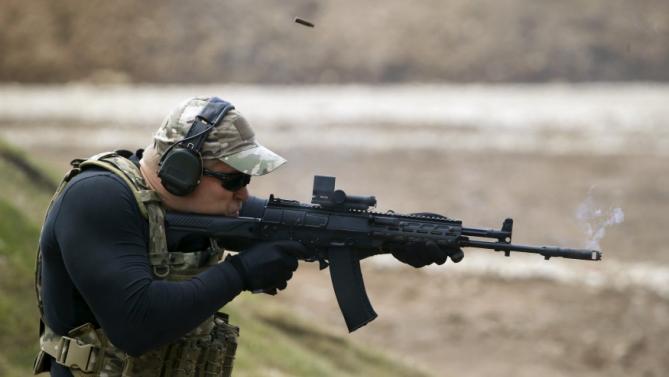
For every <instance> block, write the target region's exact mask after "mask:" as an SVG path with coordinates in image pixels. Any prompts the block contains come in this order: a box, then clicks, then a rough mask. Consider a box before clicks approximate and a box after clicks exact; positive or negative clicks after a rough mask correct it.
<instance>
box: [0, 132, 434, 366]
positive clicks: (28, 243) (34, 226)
mask: <svg viewBox="0 0 669 377" xmlns="http://www.w3.org/2000/svg"><path fill="white" fill-rule="evenodd" d="M36 172H39V173H38V174H39V175H41V176H43V177H46V178H44V179H45V180H46V181H45V182H46V183H45V184H35V181H36V176H35V174H36ZM59 174H60V173H59ZM59 174H58V175H59ZM0 175H1V176H2V177H3V178H4V184H3V185H2V186H0V187H1V189H0V219H1V220H0V376H3V377H20V376H27V375H30V367H31V365H32V360H33V358H34V355H35V354H36V351H37V333H38V328H37V324H38V314H37V307H36V300H35V294H34V288H33V268H34V256H35V250H36V246H37V240H38V237H39V225H38V224H39V223H40V221H41V217H42V216H43V212H44V209H45V208H46V206H47V203H48V201H49V198H50V196H51V189H52V188H53V185H54V184H55V182H53V181H52V180H51V179H50V178H48V177H50V176H51V175H49V174H44V173H43V172H42V171H41V169H40V168H39V167H37V166H36V165H35V164H34V163H33V162H30V161H29V160H28V159H26V157H25V155H23V154H22V153H21V151H18V150H15V149H12V148H8V147H7V146H6V145H4V144H2V143H0ZM225 311H226V312H228V313H230V315H231V320H232V322H234V323H235V324H236V325H238V326H240V327H241V328H242V329H241V334H242V335H241V339H240V347H239V350H238V359H237V366H236V373H235V375H236V376H267V375H271V376H372V377H373V376H423V375H425V374H423V373H421V372H417V371H415V370H412V369H411V368H408V367H406V366H403V365H401V364H399V363H397V362H396V361H394V360H393V359H392V358H390V357H388V356H384V355H382V354H380V353H376V352H373V351H370V350H369V349H367V348H363V347H362V346H360V345H357V344H354V343H352V342H350V341H348V340H347V339H346V338H342V337H338V336H334V335H331V334H329V333H328V331H326V330H324V329H323V328H319V327H318V326H315V325H314V324H311V323H308V322H306V321H304V320H301V319H299V318H295V316H294V315H292V314H291V313H289V312H287V311H285V310H284V309H281V307H279V306H277V305H276V304H272V303H271V302H270V301H269V300H267V299H265V300H263V297H256V296H251V295H243V296H242V297H240V298H239V299H237V300H236V301H235V302H234V304H232V305H230V307H226V308H225Z"/></svg>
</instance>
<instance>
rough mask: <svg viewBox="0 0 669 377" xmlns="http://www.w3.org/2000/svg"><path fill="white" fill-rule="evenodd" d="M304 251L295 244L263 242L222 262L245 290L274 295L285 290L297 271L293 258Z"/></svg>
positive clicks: (295, 260) (298, 244)
mask: <svg viewBox="0 0 669 377" xmlns="http://www.w3.org/2000/svg"><path fill="white" fill-rule="evenodd" d="M306 252H307V251H306V249H305V247H304V246H303V245H302V244H301V243H299V242H296V241H277V242H266V243H260V244H257V245H254V246H253V247H251V248H249V249H247V250H244V251H242V252H240V253H238V254H236V255H233V256H230V257H228V258H226V261H229V262H230V263H232V265H233V266H235V268H236V269H237V271H239V274H240V275H241V276H242V280H243V282H244V289H245V290H248V291H252V292H260V291H262V292H265V293H269V294H272V295H274V294H276V291H277V290H282V289H284V288H286V286H287V282H288V280H290V278H292V277H293V271H295V270H296V269H297V257H298V256H299V255H305V254H306Z"/></svg>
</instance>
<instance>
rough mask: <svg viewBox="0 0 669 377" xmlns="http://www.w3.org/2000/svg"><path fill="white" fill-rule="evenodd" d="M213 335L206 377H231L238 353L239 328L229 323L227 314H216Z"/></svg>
mask: <svg viewBox="0 0 669 377" xmlns="http://www.w3.org/2000/svg"><path fill="white" fill-rule="evenodd" d="M212 335H213V337H212V338H213V339H212V347H211V348H210V352H209V355H208V356H209V357H208V360H207V365H206V368H205V371H206V373H205V375H206V376H221V377H230V376H231V375H232V367H233V364H234V361H235V352H236V351H237V338H239V327H237V326H233V325H231V324H229V323H228V315H227V314H225V313H216V314H214V331H213V333H212Z"/></svg>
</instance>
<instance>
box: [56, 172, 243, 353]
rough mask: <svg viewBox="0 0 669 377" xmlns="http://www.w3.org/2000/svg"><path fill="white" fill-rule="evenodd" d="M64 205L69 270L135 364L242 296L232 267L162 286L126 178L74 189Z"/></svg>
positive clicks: (94, 180) (61, 220)
mask: <svg viewBox="0 0 669 377" xmlns="http://www.w3.org/2000/svg"><path fill="white" fill-rule="evenodd" d="M61 200H62V203H61V206H60V208H59V213H58V214H57V217H56V222H55V235H56V239H57V242H58V244H59V246H60V250H61V253H62V258H63V262H64V264H65V268H66V269H67V271H68V273H69V275H70V277H71V279H72V281H73V284H74V285H75V287H76V289H77V290H78V291H79V292H80V293H81V295H82V297H83V298H84V300H85V301H86V303H87V304H88V306H89V307H90V309H91V311H92V312H93V314H94V315H95V318H96V319H97V320H98V322H99V324H100V325H101V326H102V328H103V329H104V330H105V333H106V334H107V336H108V337H109V339H110V340H111V342H112V343H113V344H114V345H116V346H117V347H119V348H120V349H122V350H123V351H125V352H127V353H128V354H130V355H131V356H139V355H141V354H143V353H145V352H146V351H148V350H150V349H151V348H154V347H157V346H160V345H163V344H166V343H169V342H171V341H174V340H176V339H178V338H179V337H181V336H183V335H184V334H185V333H187V332H188V331H190V330H192V329H194V328H195V327H196V326H197V325H199V324H200V323H201V322H202V321H204V320H205V319H206V318H207V317H209V316H211V315H212V314H213V313H214V312H216V311H217V310H218V309H219V308H221V307H222V306H224V305H225V304H226V303H228V302H229V301H230V300H232V299H233V298H235V297H236V296H237V295H238V294H239V293H240V292H241V290H242V282H241V278H240V276H239V274H238V272H237V271H236V270H235V268H234V267H233V266H232V265H230V264H229V263H226V262H223V263H219V264H217V265H215V266H212V267H210V268H209V269H207V270H205V271H204V272H202V273H200V274H198V275H196V276H195V277H193V278H191V279H190V280H187V281H179V282H171V281H163V280H157V279H155V278H154V277H153V275H152V272H151V271H152V270H151V266H150V264H149V260H148V237H147V236H146V231H145V230H143V229H145V228H146V223H145V222H146V220H145V219H144V218H143V217H142V215H141V214H140V212H139V208H138V205H137V203H136V202H135V198H134V196H133V194H132V192H131V191H130V189H129V188H128V187H127V186H126V185H125V183H123V181H121V180H120V179H119V178H118V177H116V176H113V175H111V174H99V175H94V176H91V177H86V178H84V179H82V180H79V181H76V182H72V183H71V184H70V186H68V187H67V189H66V191H65V192H64V193H63V197H62V198H61ZM143 222H144V224H143Z"/></svg>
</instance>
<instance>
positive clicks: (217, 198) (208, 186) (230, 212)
mask: <svg viewBox="0 0 669 377" xmlns="http://www.w3.org/2000/svg"><path fill="white" fill-rule="evenodd" d="M205 166H206V168H207V169H209V170H211V171H213V172H218V173H236V172H238V171H237V170H235V169H234V168H233V167H231V166H230V165H228V164H226V163H224V162H222V161H218V160H207V161H205ZM248 197H249V191H248V189H247V188H246V187H243V188H241V189H239V190H237V191H228V190H227V189H225V188H224V187H223V186H222V185H221V181H220V180H219V179H217V178H214V177H210V176H203V177H202V180H201V181H200V184H199V185H198V186H197V188H196V189H195V191H193V192H192V193H191V194H190V195H187V196H185V197H183V199H184V204H186V205H187V209H188V211H189V212H195V213H202V214H210V215H224V216H239V209H240V208H241V206H242V202H244V201H245V200H246V199H248Z"/></svg>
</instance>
